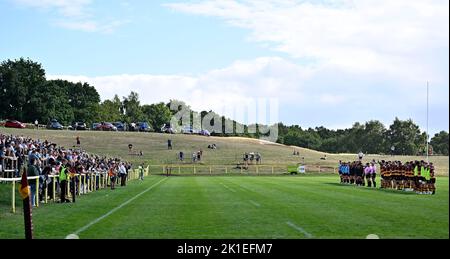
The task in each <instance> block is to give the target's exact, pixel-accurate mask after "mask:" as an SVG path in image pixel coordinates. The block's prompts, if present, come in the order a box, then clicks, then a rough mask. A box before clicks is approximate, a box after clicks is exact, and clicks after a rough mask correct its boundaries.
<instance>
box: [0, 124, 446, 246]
mask: <svg viewBox="0 0 450 259" xmlns="http://www.w3.org/2000/svg"><path fill="white" fill-rule="evenodd" d="M0 133H6V134H14V135H23V136H30V137H32V138H40V139H48V140H49V141H53V142H55V143H58V144H60V145H63V146H66V147H71V146H73V145H74V142H75V137H76V136H77V135H79V136H80V138H81V141H82V146H83V148H85V149H86V150H87V151H89V152H91V153H96V154H101V155H103V154H104V155H106V154H108V155H111V156H119V157H122V158H124V159H126V160H129V161H132V162H133V163H142V162H144V163H146V164H147V165H158V164H177V163H178V162H177V161H176V154H177V153H178V152H179V151H184V152H185V153H186V154H189V152H193V151H197V150H199V149H203V151H204V152H205V156H204V160H203V161H202V165H203V166H204V167H205V169H204V170H208V169H207V168H208V166H221V165H225V166H229V167H230V168H232V167H233V165H236V163H237V162H239V161H240V160H241V157H242V154H243V153H244V152H260V153H261V154H262V156H263V164H268V165H277V166H278V167H277V169H276V170H277V171H276V172H275V173H276V174H277V175H278V176H238V174H239V172H238V171H236V170H235V171H231V172H230V175H232V176H194V177H192V176H172V177H168V178H167V177H161V176H157V175H153V176H150V177H147V178H146V180H145V181H144V182H139V181H132V182H130V183H129V185H128V186H127V187H126V188H118V189H117V190H115V191H111V190H101V191H99V192H95V193H91V194H89V195H85V196H81V197H80V198H79V199H78V201H77V203H75V204H46V205H43V206H41V207H40V208H38V209H35V210H34V211H33V223H34V231H35V236H36V237H37V238H64V237H66V236H67V235H69V234H72V233H76V234H78V235H79V236H80V238H152V239H166V238H170V239H172V238H177V239H203V238H217V239H223V238H232V239H233V238H252V239H253V238H255V239H260V238H268V239H272V238H279V239H286V238H294V239H297V238H298V239H303V238H318V239H330V238H333V239H334V238H365V237H366V236H367V235H368V234H377V235H378V236H380V238H445V239H448V238H449V217H448V216H449V214H448V212H449V196H448V193H449V180H448V164H449V160H448V157H438V156H435V157H431V161H432V162H434V163H435V165H436V168H437V171H438V174H439V175H440V177H438V186H437V194H436V195H434V196H428V195H416V194H409V193H403V192H397V191H385V190H380V189H368V188H364V187H354V186H347V185H340V184H338V176H337V175H330V174H325V175H319V174H316V173H314V172H310V173H309V174H308V175H306V176H281V175H282V174H283V173H285V165H288V164H293V163H298V162H304V163H305V164H307V165H310V166H317V165H320V166H328V167H335V166H336V165H337V162H338V161H339V160H354V159H355V158H356V155H354V154H340V155H338V154H326V155H327V160H326V161H324V160H321V159H320V158H321V157H323V156H324V155H325V153H321V152H316V151H313V150H308V149H303V148H302V149H300V148H295V147H288V146H283V145H277V144H268V143H264V142H260V141H259V140H253V139H240V138H214V137H210V138H206V137H200V136H183V135H163V134H155V133H151V134H139V133H121V132H112V133H110V132H70V131H45V130H42V131H41V130H40V131H35V130H12V129H4V128H1V129H0ZM168 138H171V139H172V140H173V142H174V150H172V151H168V150H167V146H166V145H167V144H166V143H167V139H168ZM130 143H132V144H133V145H134V147H135V150H137V151H139V150H142V151H143V152H144V156H143V157H137V156H130V155H129V154H128V144H130ZM212 143H215V144H217V145H218V147H219V149H218V150H213V151H211V150H207V148H206V147H207V146H208V144H212ZM294 149H298V150H300V153H301V156H300V157H304V160H303V159H301V160H300V158H299V157H295V156H292V151H293V150H294ZM365 159H366V160H371V159H379V160H381V159H387V160H392V159H396V160H403V161H406V160H415V159H424V158H423V157H394V158H393V157H386V156H376V155H373V156H368V157H366V158H365ZM186 170H188V169H186ZM158 172H159V169H158V170H155V171H154V172H152V173H158ZM252 172H254V171H252ZM18 196H19V195H18V192H17V188H16V201H17V202H16V204H17V206H18V208H17V213H16V214H12V213H10V206H11V205H10V204H11V185H9V184H4V183H3V184H0V238H23V237H24V234H23V215H22V212H21V201H20V198H19V197H18Z"/></svg>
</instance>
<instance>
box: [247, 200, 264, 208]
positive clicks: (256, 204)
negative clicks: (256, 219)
mask: <svg viewBox="0 0 450 259" xmlns="http://www.w3.org/2000/svg"><path fill="white" fill-rule="evenodd" d="M249 202H250V203H251V204H253V205H255V206H256V207H261V204H259V203H257V202H256V201H252V200H249Z"/></svg>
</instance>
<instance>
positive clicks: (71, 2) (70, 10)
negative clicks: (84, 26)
mask: <svg viewBox="0 0 450 259" xmlns="http://www.w3.org/2000/svg"><path fill="white" fill-rule="evenodd" d="M14 1H15V2H16V3H18V4H20V5H23V6H27V7H33V8H40V9H46V10H50V11H51V10H53V9H54V10H56V11H57V12H58V14H60V15H62V16H64V17H77V18H79V17H85V16H86V15H87V11H86V9H87V8H88V6H89V5H90V4H91V3H92V0H14Z"/></svg>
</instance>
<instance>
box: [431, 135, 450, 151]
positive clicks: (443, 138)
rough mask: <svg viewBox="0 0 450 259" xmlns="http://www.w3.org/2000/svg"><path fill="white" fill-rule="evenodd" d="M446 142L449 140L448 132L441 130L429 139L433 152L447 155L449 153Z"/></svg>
mask: <svg viewBox="0 0 450 259" xmlns="http://www.w3.org/2000/svg"><path fill="white" fill-rule="evenodd" d="M448 142H449V137H448V132H446V131H441V132H439V133H437V134H435V135H434V137H433V138H432V139H431V141H430V144H431V145H432V146H433V151H434V153H435V154H440V155H444V156H448V154H449V152H448V151H449V148H448Z"/></svg>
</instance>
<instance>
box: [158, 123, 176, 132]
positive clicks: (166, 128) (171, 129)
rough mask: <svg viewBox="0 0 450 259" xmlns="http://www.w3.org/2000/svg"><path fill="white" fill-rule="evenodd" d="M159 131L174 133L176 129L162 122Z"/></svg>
mask: <svg viewBox="0 0 450 259" xmlns="http://www.w3.org/2000/svg"><path fill="white" fill-rule="evenodd" d="M161 133H168V134H175V133H176V130H175V129H174V128H172V126H170V124H164V125H163V126H162V127H161Z"/></svg>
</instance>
